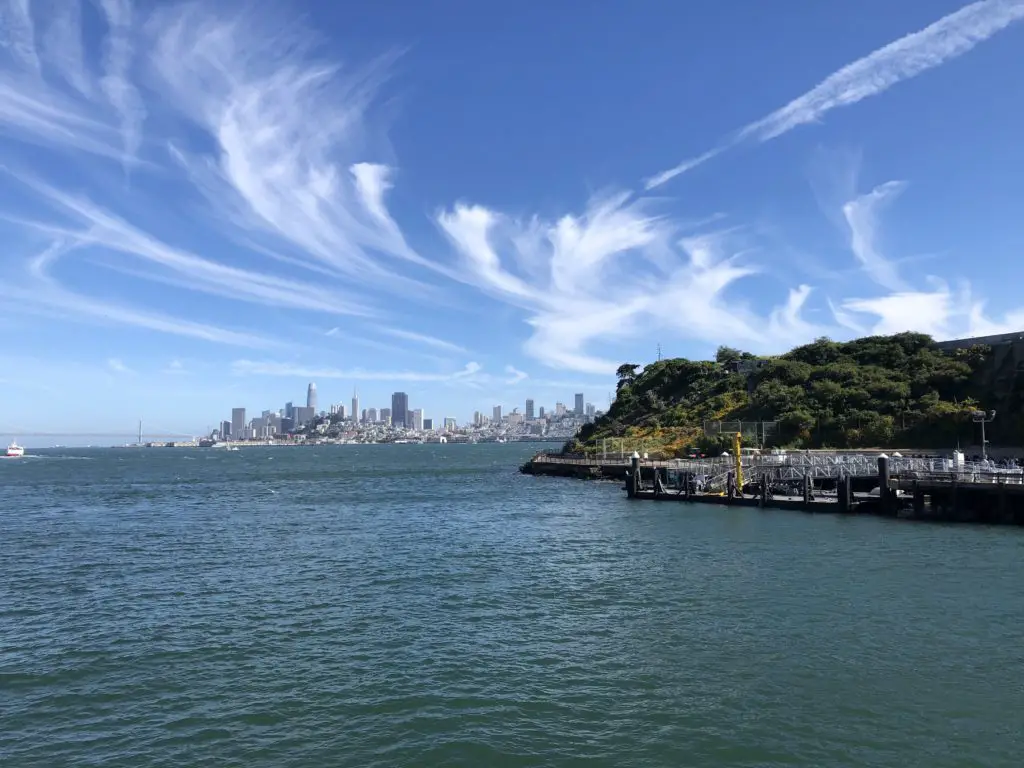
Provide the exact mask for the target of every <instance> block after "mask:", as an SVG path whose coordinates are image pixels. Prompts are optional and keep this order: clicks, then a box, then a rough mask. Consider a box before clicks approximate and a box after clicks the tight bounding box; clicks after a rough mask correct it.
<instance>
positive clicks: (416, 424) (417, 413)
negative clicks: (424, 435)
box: [406, 408, 423, 432]
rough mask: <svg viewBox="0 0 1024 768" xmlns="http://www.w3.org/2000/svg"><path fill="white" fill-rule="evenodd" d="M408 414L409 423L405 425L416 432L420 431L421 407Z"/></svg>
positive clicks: (421, 425)
mask: <svg viewBox="0 0 1024 768" xmlns="http://www.w3.org/2000/svg"><path fill="white" fill-rule="evenodd" d="M409 415H410V416H411V418H410V419H409V421H410V422H411V424H406V426H408V427H411V428H412V429H415V430H416V431H417V432H419V431H421V430H422V429H423V409H422V408H417V409H415V410H414V411H413V412H412V413H411V414H409Z"/></svg>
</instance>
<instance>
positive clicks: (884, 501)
mask: <svg viewBox="0 0 1024 768" xmlns="http://www.w3.org/2000/svg"><path fill="white" fill-rule="evenodd" d="M895 506H896V505H895V504H893V501H892V493H891V490H890V488H889V457H888V456H886V455H885V454H884V453H883V454H882V455H881V456H879V457H878V511H879V512H880V513H881V514H883V515H886V516H889V515H892V514H893V512H894V511H895Z"/></svg>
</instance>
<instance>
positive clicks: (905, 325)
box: [829, 182, 1024, 339]
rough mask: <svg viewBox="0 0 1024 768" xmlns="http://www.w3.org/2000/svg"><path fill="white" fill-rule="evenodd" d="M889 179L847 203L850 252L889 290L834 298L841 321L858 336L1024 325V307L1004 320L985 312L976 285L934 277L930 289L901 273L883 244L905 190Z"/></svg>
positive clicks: (970, 332) (969, 332)
mask: <svg viewBox="0 0 1024 768" xmlns="http://www.w3.org/2000/svg"><path fill="white" fill-rule="evenodd" d="M903 186H904V185H903V184H902V183H901V182H887V183H885V184H882V185H880V186H878V187H876V188H875V189H874V190H872V191H871V192H869V193H867V194H865V195H861V196H858V197H856V198H854V199H853V200H852V201H850V202H847V203H846V204H844V205H843V206H842V211H843V215H844V217H845V219H846V221H847V223H848V225H849V229H850V250H851V252H852V253H853V255H854V257H855V258H856V260H857V261H858V262H859V263H860V264H861V265H862V267H863V268H864V270H865V272H866V273H867V274H868V276H869V277H871V278H872V280H873V282H874V283H875V284H876V285H878V286H879V287H881V288H883V289H886V290H887V291H888V293H885V294H883V295H880V296H873V297H865V298H847V299H845V300H843V301H840V302H832V301H830V302H829V306H830V308H831V312H832V316H833V318H834V319H835V321H836V323H837V324H838V325H839V326H840V327H841V328H843V329H845V330H846V331H852V332H853V333H855V334H858V335H865V334H891V333H901V332H903V331H908V330H912V331H917V332H920V333H926V334H928V335H930V336H933V337H934V338H938V339H950V338H965V337H970V336H984V335H989V334H998V333H1008V332H1010V331H1014V330H1019V329H1020V328H1021V327H1024V309H1020V310H1016V311H1011V312H1009V313H1007V314H1006V315H1005V316H1004V317H1003V318H1001V319H992V318H990V317H988V316H986V314H985V303H984V301H982V300H980V299H978V298H977V297H976V296H974V295H973V293H972V290H971V286H970V283H969V282H968V281H966V280H962V281H960V282H959V285H958V287H957V288H955V289H954V288H951V287H950V286H949V284H948V282H947V281H945V280H943V279H941V278H938V277H935V276H929V277H927V278H926V282H927V283H928V288H925V289H921V288H913V287H910V286H909V285H907V283H906V282H905V281H904V280H902V279H901V278H900V277H899V275H898V274H897V270H896V267H895V264H894V263H893V261H892V260H891V259H889V258H888V257H887V256H886V255H885V254H884V253H883V252H882V251H881V249H880V248H879V247H878V244H877V242H876V237H877V234H878V231H879V229H880V221H879V219H880V213H881V211H882V210H883V204H884V203H885V202H886V201H887V200H888V199H889V198H891V197H892V196H894V195H896V194H898V193H899V192H900V191H902V189H903Z"/></svg>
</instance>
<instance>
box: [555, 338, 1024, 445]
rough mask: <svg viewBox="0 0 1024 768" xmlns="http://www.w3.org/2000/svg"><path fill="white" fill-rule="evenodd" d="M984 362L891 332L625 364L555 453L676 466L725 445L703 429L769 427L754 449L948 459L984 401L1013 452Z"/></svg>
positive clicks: (976, 353)
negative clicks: (683, 457)
mask: <svg viewBox="0 0 1024 768" xmlns="http://www.w3.org/2000/svg"><path fill="white" fill-rule="evenodd" d="M991 353H992V349H991V348H990V347H985V346H976V347H971V348H969V349H963V350H957V351H955V352H950V353H946V352H943V351H941V350H939V349H938V348H937V347H936V346H935V344H934V342H933V341H932V339H931V337H929V336H926V335H923V334H917V333H903V334H898V335H895V336H871V337H867V338H863V339H857V340H855V341H850V342H845V343H838V342H833V341H831V340H829V339H827V338H822V339H818V340H816V341H814V342H813V343H811V344H807V345H805V346H802V347H797V348H796V349H793V350H791V351H790V352H787V353H786V354H783V355H779V356H777V357H769V358H759V357H756V356H754V355H751V354H749V353H745V352H740V351H739V350H735V349H730V348H728V347H721V348H719V350H718V354H717V355H716V358H715V360H714V361H704V360H700V361H694V360H686V359H683V358H675V359H670V360H660V361H658V362H655V363H651V364H650V365H647V366H646V367H645V368H643V370H642V371H640V366H639V365H634V364H631V363H627V364H625V365H622V366H620V367H619V370H618V372H617V375H618V379H619V381H618V387H617V393H616V397H615V401H614V403H613V404H612V406H611V407H610V408H609V410H608V412H607V413H606V414H604V415H603V416H602V417H601V418H599V419H598V420H597V421H596V422H595V423H593V424H589V425H587V426H586V427H585V428H584V429H583V430H582V431H581V432H580V434H579V436H578V438H577V440H575V441H571V442H570V443H569V444H567V445H566V449H567V450H574V451H576V450H593V449H596V448H599V447H600V446H601V444H602V441H603V440H605V439H606V438H612V439H618V438H625V439H626V440H627V441H628V442H629V443H630V444H631V445H632V446H634V447H635V446H637V445H640V444H642V445H643V446H644V447H645V448H646V449H647V450H649V451H655V452H659V453H663V454H670V455H680V454H681V453H682V452H683V451H686V450H687V449H690V448H698V449H700V450H704V451H712V450H721V449H722V448H723V447H725V446H726V445H728V444H730V443H731V440H732V435H733V433H731V432H730V433H729V434H728V435H722V436H720V437H715V436H710V437H709V436H706V435H705V434H704V428H703V427H704V422H705V421H750V422H761V421H767V422H776V423H777V431H776V433H775V434H774V435H773V434H770V433H769V435H768V436H767V439H766V441H765V442H766V444H767V445H778V446H785V447H791V448H822V447H831V448H856V447H876V446H877V447H884V446H903V447H919V448H943V449H949V448H951V447H953V446H955V445H956V444H957V442H958V441H960V442H961V443H962V444H964V445H968V444H971V443H977V442H978V440H979V438H978V436H977V434H976V432H977V426H976V425H974V424H972V423H971V412H972V411H975V410H977V409H979V408H982V409H985V410H988V409H991V408H994V407H997V403H996V402H995V401H996V400H998V401H1000V402H999V403H998V405H1004V406H1006V405H1009V406H1011V409H1010V411H1009V412H1005V413H1000V415H999V418H998V419H997V420H996V422H994V423H993V424H991V425H990V426H989V437H990V439H993V440H995V439H996V438H1002V439H1003V440H1004V441H1006V440H1013V439H1016V442H1015V443H1014V444H1017V445H1019V444H1022V443H1024V439H1020V436H1021V434H1022V429H1021V427H1022V426H1024V424H1022V423H1021V417H1020V416H1019V415H1016V416H1015V415H1014V414H1020V413H1021V411H1022V409H1021V403H1020V396H1019V393H1015V392H1010V393H1007V392H1002V393H996V392H994V389H993V384H992V379H993V377H992V376H991V375H989V374H990V371H988V368H989V367H990V366H989V362H990V358H991ZM1011 396H1012V397H1011ZM1008 397H1009V398H1010V400H1011V401H1012V402H1008ZM751 438H752V436H751ZM630 450H632V448H630Z"/></svg>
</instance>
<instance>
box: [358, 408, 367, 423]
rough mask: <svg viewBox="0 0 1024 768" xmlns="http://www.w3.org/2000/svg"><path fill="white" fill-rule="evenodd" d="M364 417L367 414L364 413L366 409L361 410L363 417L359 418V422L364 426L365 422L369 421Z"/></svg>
mask: <svg viewBox="0 0 1024 768" xmlns="http://www.w3.org/2000/svg"><path fill="white" fill-rule="evenodd" d="M366 416H367V413H366V409H365V408H363V415H362V417H361V418H360V421H362V423H363V424H366V423H367V421H369V419H367V418H366Z"/></svg>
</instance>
